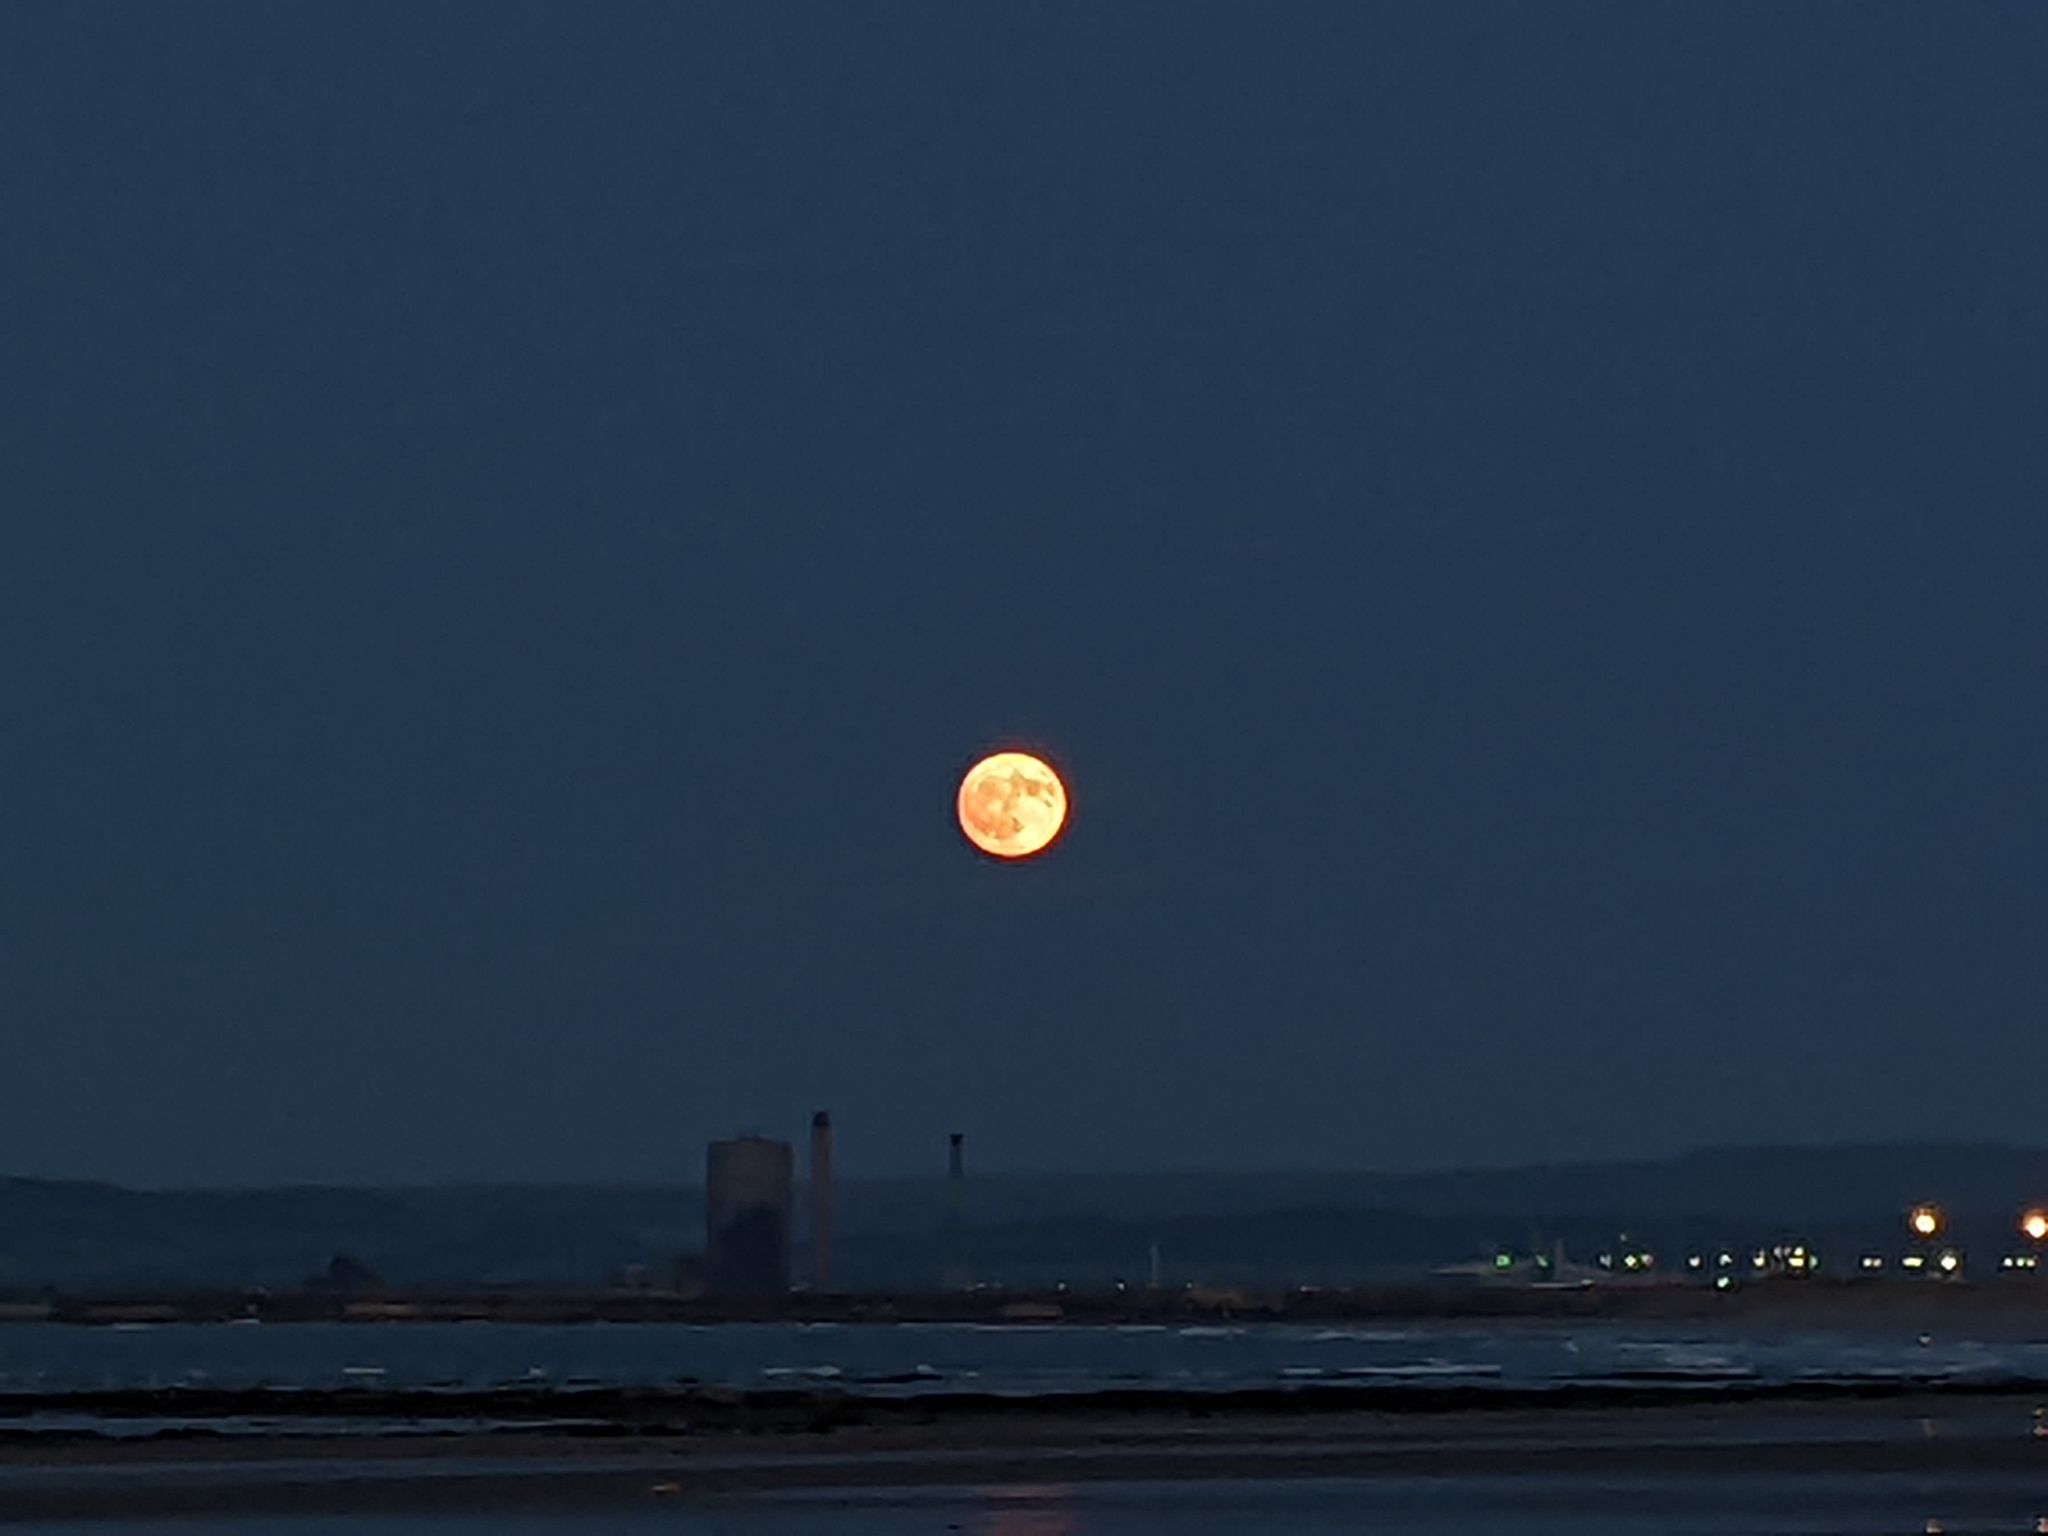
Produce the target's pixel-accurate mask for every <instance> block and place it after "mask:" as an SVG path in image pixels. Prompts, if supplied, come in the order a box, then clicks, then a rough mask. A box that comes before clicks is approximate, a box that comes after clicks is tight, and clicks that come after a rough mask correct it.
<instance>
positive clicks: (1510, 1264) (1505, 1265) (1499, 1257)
mask: <svg viewBox="0 0 2048 1536" xmlns="http://www.w3.org/2000/svg"><path fill="white" fill-rule="evenodd" d="M1493 1267H1494V1268H1495V1269H1513V1268H1514V1267H1515V1256H1514V1255H1513V1254H1512V1253H1496V1254H1495V1255H1494V1256H1493Z"/></svg>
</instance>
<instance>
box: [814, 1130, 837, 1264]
mask: <svg viewBox="0 0 2048 1536" xmlns="http://www.w3.org/2000/svg"><path fill="white" fill-rule="evenodd" d="M811 1273H812V1284H813V1285H814V1287H815V1288H816V1289H817V1290H820V1291H829V1290H831V1289H832V1117H831V1116H830V1115H828V1114H826V1113H825V1111H824V1110H822V1109H821V1110H819V1111H818V1112H817V1113H816V1114H815V1115H813V1116H811Z"/></svg>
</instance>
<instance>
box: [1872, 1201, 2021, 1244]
mask: <svg viewBox="0 0 2048 1536" xmlns="http://www.w3.org/2000/svg"><path fill="white" fill-rule="evenodd" d="M1906 1225H1907V1226H1908V1227H1910V1228H1912V1231H1913V1235H1914V1236H1915V1237H1933V1236H1934V1235H1935V1234H1936V1233H1938V1232H1940V1231H1941V1207H1940V1206H1938V1205H1916V1206H1914V1207H1913V1211H1912V1214H1911V1215H1909V1216H1908V1217H1907V1218H1906ZM2043 1231H2044V1232H2048V1226H2044V1228H2043Z"/></svg>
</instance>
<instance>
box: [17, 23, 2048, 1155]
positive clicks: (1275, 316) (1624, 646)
mask: <svg viewBox="0 0 2048 1536" xmlns="http://www.w3.org/2000/svg"><path fill="white" fill-rule="evenodd" d="M0 32H4V37H0V1174H20V1175H35V1176H46V1177H78V1178H107V1179H115V1180H121V1181H125V1182H130V1183H137V1184H145V1185H167V1184H184V1183H197V1184H254V1183H268V1182H292V1181H346V1182H356V1181H380V1182H406V1183H424V1182H433V1181H439V1180H476V1179H486V1180H495V1179H506V1180H521V1179H544V1180H551V1181H576V1180H594V1179H595V1180H626V1181H632V1182H646V1181H663V1182H667V1181H680V1180H686V1179H691V1178H694V1177H696V1176H698V1174H699V1172H700V1170H701V1168H702V1158H703V1150H702V1149H703V1143H704V1142H705V1141H706V1140H707V1139H708V1138H710V1137H712V1136H716V1135H723V1134H728V1133H732V1132H735V1131H740V1130H751V1131H758V1132H764V1133H768V1134H777V1135H791V1136H795V1135H800V1134H802V1132H803V1129H804V1127H805V1126H806V1125H807V1124H808V1121H809V1116H810V1113H811V1111H812V1110H814V1109H816V1108H819V1107H828V1108H830V1109H831V1111H832V1112H833V1115H834V1118H835V1121H836V1123H837V1125H838V1127H839V1162H840V1166H841V1168H842V1169H843V1170H845V1171H846V1172H848V1173H851V1174H856V1175H861V1174H866V1175H896V1174H906V1173H915V1172H926V1171H930V1172H936V1171H938V1170H939V1169H940V1168H941V1167H943V1161H944V1157H945V1138H946V1133H947V1132H948V1131H952V1130H956V1129H957V1130H961V1131H964V1132H966V1134H967V1138H968V1141H967V1146H968V1156H969V1161H970V1165H971V1166H972V1167H974V1168H976V1169H978V1170H981V1171H987V1172H997V1171H1002V1170H1013V1171H1027V1170H1030V1171H1040V1170H1043V1171H1057V1170H1093V1169H1104V1170H1110V1169H1114V1170H1129V1171H1145V1170H1154V1169H1199V1168H1217V1169H1284V1168H1361V1169H1362V1168H1418V1167H1432V1166H1446V1165H1464V1164H1477V1163H1510V1162H1520V1161H1533V1160H1546V1159H1578V1158H1606V1157H1636V1156H1649V1155H1658V1154H1663V1153H1668V1152H1672V1151H1675V1150H1679V1149H1684V1148H1689V1147H1694V1146H1699V1145H1703V1144H1714V1143H1737V1142H1754V1141H1772V1142H1779V1141H1800V1142H1817V1141H1820V1142H1824V1141H1835V1140H1857V1141H1865V1140H1876V1139H1883V1138H1891V1137H1916V1138H1917V1137H1930V1136H1941V1137H1946V1136H1967V1137H1978V1136H1983V1137H2009V1138H2015V1139H2021V1140H2036V1141H2038V1140H2039V1139H2040V1137H2039V1131H2038V1126H2039V1107H2038V1106H2039V1100H2040V1093H2041V1088H2040V1085H2041V1084H2042V1083H2043V1082H2044V1081H2048V1035H2044V1029H2043V1025H2044V1022H2048V943H2044V942H2043V934H2044V926H2048V802H2044V796H2043V791H2044V764H2048V702H2044V681H2048V601H2044V590H2048V368H2044V366H2043V358H2044V356H2048V285H2044V283H2043V274H2044V273H2048V198H2044V197H2043V196H2042V193H2041V167H2042V166H2043V165H2048V65H2044V60H2048V8H2043V7H2040V6H2038V5H2032V4H2023V3H2012V4H1995V3H1986V4H1977V5H1970V6H1932V5H1914V6H1897V5H1886V4H1877V3H1865V4H1856V5H1847V4H1822V3H1807V4H1797V5H1787V4H1783V3H1780V0H1771V3H1767V4H1749V5H1744V4H1735V3H1731V4H1725V5H1716V6H1702V5H1695V4H1689V3H1688V4H1672V5H1659V4H1652V3H1647V0H1625V3H1616V4H1600V5H1595V4H1571V3H1560V4H1552V5H1506V4H1496V5H1463V4H1453V3H1435V0H1432V3H1430V4H1419V3H1418V4H1403V5H1375V4H1369V3H1364V0H1357V3H1353V0H1344V3H1335V0H1332V3H1315V0H1294V3H1290V4H1286V5H1256V4H1250V3H1231V4H1217V3H1211V0H1171V3H1157V4H1153V3H1140V0H1124V3H1119V4H1116V5H1097V4H1080V3H1070V4H1069V3H1041V4H1028V5H1025V4H995V3H967V4H962V3H960V0H932V3H929V4H916V5H912V4H883V3H868V4H854V3H846V0H830V3H824V0H820V3H794V0H772V3H738V0H735V3H729V4H728V3H711V4H663V5H652V4H641V3H629V0H619V3H612V4H607V5H603V6H585V5H577V4H571V3H566V0H564V3H559V4H551V5H536V4H522V3H513V0H491V3H456V0H450V3H443V4H436V5H431V6H422V5H414V4H410V3H385V4H363V5H348V6H342V5H315V4H307V3H291V4H272V3H268V0H263V3H257V0H249V3H243V4H234V5H221V4H208V3H199V0H194V3H190V4H184V5H178V6H136V5H124V4H118V3H111V0H109V3H100V4H56V3H50V0H29V3H25V4H21V5H16V6H13V7H10V8H9V9H8V11H7V14H6V18H5V21H4V23H0ZM1011 745H1017V746H1024V747H1028V748H1032V749H1035V750H1038V751H1040V752H1042V753H1043V754H1045V755H1046V756H1048V757H1049V758H1050V759H1051V760H1052V761H1053V762H1055V763H1056V764H1057V765H1058V766H1059V767H1060V769H1061V770H1062V772H1063V773H1064V774H1065V776H1066V779H1067V783H1068V786H1069V790H1070V793H1071V797H1072V805H1073V812H1072V817H1071V820H1070V823H1069V826H1068V829H1067V832H1066V834H1065V836H1064V837H1063V839H1062V841H1061V842H1060V843H1059V844H1058V845H1057V846H1056V847H1055V848H1054V849H1053V850H1052V851H1051V852H1050V853H1049V854H1047V855H1046V856H1045V857H1043V858H1041V859H1039V860H1036V861H1034V862H1031V863H1029V864H1026V865H1021V866H1000V865H996V864H994V863H991V862H990V861H987V860H985V859H983V858H981V857H979V856H977V855H976V854H975V853H974V852H973V851H972V850H971V849H970V848H969V847H968V846H967V844H966V843H965V842H964V841H963V839H962V838H961V836H960V834H959V832H958V829H957V828H956V826H955V825H954V822H953V811H952V802H953V792H954V787H955V784H956V781H957V777H958V775H959V774H960V772H961V771H962V770H963V769H964V768H965V767H966V766H967V765H968V764H969V763H970V762H971V761H973V759H974V758H975V757H976V756H978V755H979V754H980V753H981V752H983V751H985V750H989V749H992V748H995V747H998V746H1011Z"/></svg>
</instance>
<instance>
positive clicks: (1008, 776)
mask: <svg viewBox="0 0 2048 1536" xmlns="http://www.w3.org/2000/svg"><path fill="white" fill-rule="evenodd" d="M959 811H960V830H961V831H962V832H964V833H966V834H967V841H969V842H970V843H972V844H974V846H975V847H977V848H979V849H980V850H981V851H982V852H983V853H987V854H993V855H994V856H995V857H996V858H999V859H1024V858H1029V857H1030V856H1031V855H1032V854H1034V853H1038V852H1040V851H1041V850H1043V849H1044V848H1045V847H1046V845H1047V844H1049V843H1050V842H1051V841H1052V840H1053V839H1054V838H1056V837H1058V836H1059V835H1060V828H1061V827H1062V826H1063V825H1065V824H1066V820H1067V789H1066V786H1065V785H1064V784H1062V783H1060V776H1059V775H1058V774H1056V773H1054V772H1053V771H1052V768H1051V767H1050V766H1049V765H1048V764H1046V763H1045V762H1043V761H1041V760H1040V759H1038V758H1035V757H1033V756H1032V755H1031V754H1030V753H1029V752H998V753H996V754H994V755H993V756H991V757H984V758H983V759H982V760H981V761H980V762H978V763H976V764H975V765H974V766H973V767H972V768H970V769H968V770H967V777H966V778H964V779H962V780H961V781H960V802H959Z"/></svg>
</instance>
